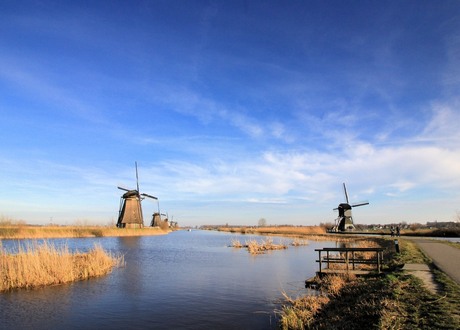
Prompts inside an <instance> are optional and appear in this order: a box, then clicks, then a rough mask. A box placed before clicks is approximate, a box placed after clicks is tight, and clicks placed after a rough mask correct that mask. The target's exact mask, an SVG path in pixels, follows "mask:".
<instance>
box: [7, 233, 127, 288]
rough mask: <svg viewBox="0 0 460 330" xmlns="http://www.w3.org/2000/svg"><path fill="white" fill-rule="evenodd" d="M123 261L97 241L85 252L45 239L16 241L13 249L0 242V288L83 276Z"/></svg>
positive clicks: (26, 286)
mask: <svg viewBox="0 0 460 330" xmlns="http://www.w3.org/2000/svg"><path fill="white" fill-rule="evenodd" d="M0 244H1V243H0ZM123 264H124V258H123V256H114V255H111V254H110V253H108V252H106V251H104V249H102V247H101V246H99V245H95V246H94V248H93V249H92V250H90V251H89V252H88V253H78V252H77V253H71V252H70V251H69V249H68V247H67V246H62V247H60V248H57V247H55V246H54V245H52V244H50V243H48V242H46V241H45V242H44V243H42V244H38V243H30V244H28V245H27V246H26V247H23V246H21V245H19V246H18V251H17V252H16V253H11V252H9V251H7V250H6V249H5V248H3V247H1V245H0V291H6V290H12V289H16V288H34V287H39V286H44V285H56V284H62V283H67V282H72V281H78V280H84V279H87V278H90V277H95V276H101V275H105V274H107V273H109V272H110V271H111V270H112V268H113V267H116V266H121V265H123Z"/></svg>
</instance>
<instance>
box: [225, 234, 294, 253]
mask: <svg viewBox="0 0 460 330" xmlns="http://www.w3.org/2000/svg"><path fill="white" fill-rule="evenodd" d="M232 247H234V248H247V249H248V252H249V253H251V254H261V253H265V252H267V251H271V250H284V249H287V246H286V245H285V244H274V243H273V239H272V238H271V237H267V238H266V239H265V240H264V241H258V240H256V239H251V240H248V241H246V243H245V244H241V242H240V241H239V240H233V241H232Z"/></svg>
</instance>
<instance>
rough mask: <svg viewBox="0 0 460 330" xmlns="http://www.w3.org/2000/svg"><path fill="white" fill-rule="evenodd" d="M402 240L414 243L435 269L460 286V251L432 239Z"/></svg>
mask: <svg viewBox="0 0 460 330" xmlns="http://www.w3.org/2000/svg"><path fill="white" fill-rule="evenodd" d="M404 238H407V239H411V240H412V241H414V242H415V243H416V244H417V245H418V246H419V247H420V249H422V251H423V252H424V253H425V254H426V255H427V256H428V257H429V258H430V259H432V260H433V263H434V264H435V265H436V267H438V268H439V269H440V270H442V271H443V272H444V273H446V274H447V275H449V276H450V277H451V278H452V279H453V280H454V281H455V282H457V283H458V284H460V249H457V248H454V247H452V246H450V245H447V244H444V243H442V242H436V241H435V240H432V239H426V238H418V237H417V238H412V237H411V238H409V237H404Z"/></svg>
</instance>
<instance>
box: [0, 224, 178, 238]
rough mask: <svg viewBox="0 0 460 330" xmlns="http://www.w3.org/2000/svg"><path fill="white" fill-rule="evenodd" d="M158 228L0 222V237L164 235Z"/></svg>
mask: <svg viewBox="0 0 460 330" xmlns="http://www.w3.org/2000/svg"><path fill="white" fill-rule="evenodd" d="M168 232H169V230H162V229H160V228H152V227H144V228H116V227H112V226H110V227H107V226H30V225H8V224H7V225H5V224H0V238H1V239H36V238H79V237H105V236H149V235H164V234H167V233H168Z"/></svg>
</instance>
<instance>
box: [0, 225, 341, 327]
mask: <svg viewBox="0 0 460 330" xmlns="http://www.w3.org/2000/svg"><path fill="white" fill-rule="evenodd" d="M251 238H257V239H259V240H262V239H264V237H261V236H251V235H241V234H228V233H220V232H212V231H199V230H197V231H191V232H188V231H178V232H173V233H171V234H169V235H164V236H143V237H103V238H80V239H53V240H49V241H50V242H53V243H54V244H55V245H57V246H59V245H60V244H67V245H68V247H69V248H70V249H71V250H79V251H86V250H88V249H90V248H92V247H93V246H94V244H95V243H98V244H100V245H101V246H102V247H103V248H104V249H106V250H108V251H110V252H113V253H117V254H123V255H124V256H125V262H126V265H125V267H122V268H116V269H114V271H113V272H112V273H111V274H109V275H107V276H104V277H100V278H94V279H90V280H88V281H82V282H76V283H72V284H66V285H59V286H53V287H44V288H39V289H34V290H15V291H13V292H8V293H2V294H0V319H1V324H2V329H133V328H138V329H275V328H276V326H277V320H276V313H275V310H277V309H279V308H280V306H279V303H280V301H281V300H282V293H283V292H286V293H288V294H289V295H291V296H295V295H298V294H303V293H305V291H306V289H305V288H304V281H305V279H306V278H308V277H311V276H313V275H314V274H315V271H316V267H317V266H316V263H315V258H316V253H315V252H314V249H315V248H321V247H325V246H329V247H334V246H335V245H336V243H335V242H326V241H321V242H314V241H310V244H309V245H308V246H301V247H293V246H289V248H288V249H286V250H279V251H272V252H269V253H267V254H263V255H256V256H254V255H251V254H249V253H248V252H247V250H245V249H235V248H231V247H229V246H230V245H231V242H232V240H233V239H238V240H240V242H242V243H244V242H245V241H247V240H249V239H251ZM274 242H275V243H277V242H282V243H284V244H286V245H288V244H290V242H291V239H289V238H280V237H275V238H274ZM14 244H17V241H3V246H4V247H5V248H12V245H14Z"/></svg>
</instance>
